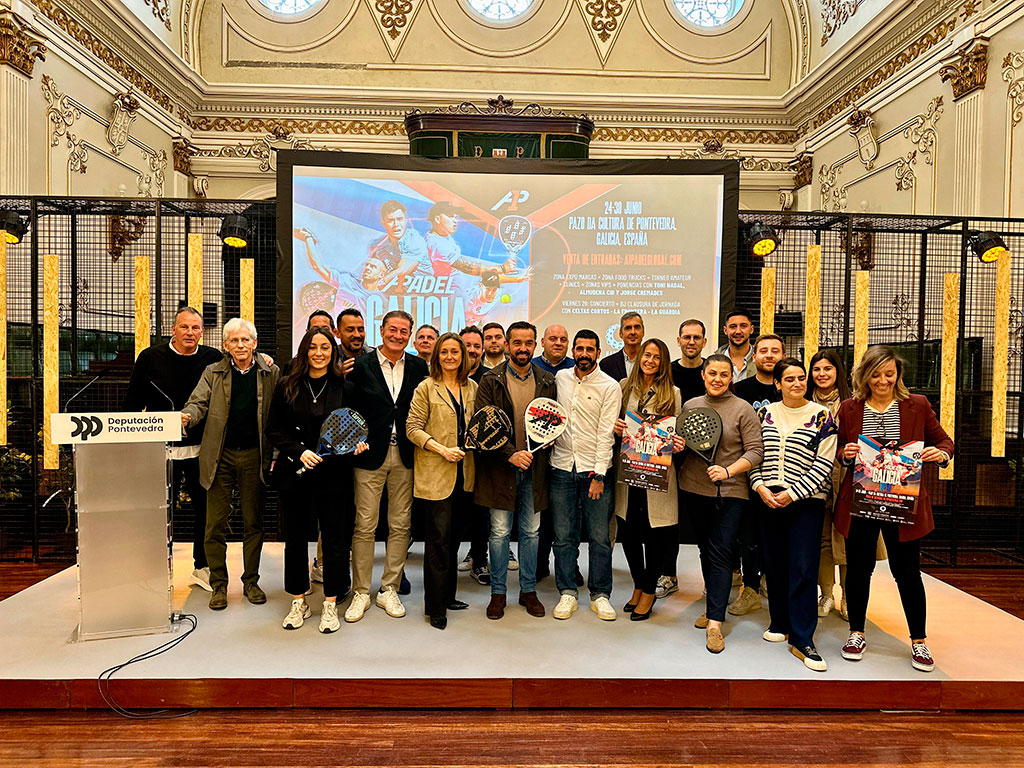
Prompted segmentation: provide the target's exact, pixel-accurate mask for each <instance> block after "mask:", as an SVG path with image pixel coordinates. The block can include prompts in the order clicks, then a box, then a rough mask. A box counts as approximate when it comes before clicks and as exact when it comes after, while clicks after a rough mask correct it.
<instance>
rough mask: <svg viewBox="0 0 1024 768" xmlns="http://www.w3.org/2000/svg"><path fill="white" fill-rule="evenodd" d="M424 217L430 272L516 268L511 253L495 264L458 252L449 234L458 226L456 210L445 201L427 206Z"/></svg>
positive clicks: (473, 271)
mask: <svg viewBox="0 0 1024 768" xmlns="http://www.w3.org/2000/svg"><path fill="white" fill-rule="evenodd" d="M427 220H428V221H429V222H430V231H429V232H427V235H426V237H425V238H424V240H425V241H426V243H427V253H428V254H429V256H430V263H431V265H432V266H433V268H434V275H436V276H442V275H450V274H451V273H452V270H453V269H457V270H458V271H459V272H464V273H465V274H467V275H481V274H483V272H484V270H486V269H495V268H500V270H501V271H502V272H503V273H505V274H511V273H512V272H514V271H516V260H515V257H514V256H510V257H509V258H508V259H506V260H505V262H504V263H502V264H501V265H500V266H499V265H498V264H495V263H493V262H490V261H484V260H483V259H474V258H471V257H469V256H466V255H464V254H463V253H462V248H461V247H460V246H459V244H458V242H457V241H456V240H455V238H454V237H453V235H454V234H455V230H457V229H458V228H459V217H458V210H457V209H456V208H455V206H454V205H452V204H451V203H449V202H447V201H446V200H442V201H441V202H438V203H434V204H433V205H432V206H430V210H429V211H427Z"/></svg>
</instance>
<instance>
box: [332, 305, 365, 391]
mask: <svg viewBox="0 0 1024 768" xmlns="http://www.w3.org/2000/svg"><path fill="white" fill-rule="evenodd" d="M334 335H335V336H337V337H338V343H339V344H341V351H342V361H341V370H342V373H344V374H345V375H346V376H347V375H348V373H349V371H351V370H352V366H353V365H354V364H355V361H356V358H357V357H359V356H360V355H364V354H366V353H367V352H369V351H370V350H369V349H367V348H366V346H365V344H366V326H365V324H364V323H363V313H362V312H360V311H359V310H358V309H356V308H355V307H347V308H346V309H343V310H341V312H339V313H338V326H337V328H335V330H334Z"/></svg>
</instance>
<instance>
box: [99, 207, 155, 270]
mask: <svg viewBox="0 0 1024 768" xmlns="http://www.w3.org/2000/svg"><path fill="white" fill-rule="evenodd" d="M145 231H146V217H145V216H108V217H107V253H109V254H110V258H111V260H112V261H114V262H116V261H118V260H119V259H120V258H121V257H122V256H124V251H125V248H127V247H128V246H129V245H131V244H132V243H134V242H136V241H137V240H139V239H141V238H142V235H143V233H144V232H145Z"/></svg>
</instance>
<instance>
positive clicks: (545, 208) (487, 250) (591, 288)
mask: <svg viewBox="0 0 1024 768" xmlns="http://www.w3.org/2000/svg"><path fill="white" fill-rule="evenodd" d="M738 198H739V165H738V163H737V162H735V161H718V160H511V159H491V158H486V159H484V158H481V159H447V158H420V157H407V156H395V155H380V154H355V153H345V152H318V151H284V152H281V153H280V156H279V158H278V211H279V213H278V217H279V218H278V247H279V251H278V268H277V273H278V281H277V285H278V325H277V347H278V354H279V355H280V356H281V357H282V359H285V358H288V357H291V356H292V355H293V354H294V351H295V349H296V348H297V347H298V343H299V340H300V339H301V338H302V334H303V332H304V331H305V327H306V320H307V318H308V316H309V314H310V313H311V312H313V311H314V310H317V309H325V310H327V311H328V312H330V313H331V315H332V316H335V317H336V316H337V314H338V313H339V312H340V311H341V310H342V309H344V308H345V307H348V306H355V307H356V308H357V309H359V310H360V311H361V312H362V313H363V316H364V318H365V321H366V332H367V338H366V343H367V344H368V345H376V344H377V343H378V342H379V335H380V321H381V318H382V317H383V316H384V314H385V313H387V312H389V311H391V310H393V309H402V310H405V311H407V312H409V313H410V314H411V315H412V316H413V319H414V322H415V325H414V329H415V328H416V327H418V326H420V325H422V324H426V323H429V324H431V325H434V326H435V327H436V328H438V329H439V330H440V331H441V332H442V333H443V332H445V331H448V330H454V331H459V330H461V329H462V328H463V327H464V326H466V325H473V324H475V325H478V326H480V327H483V326H484V325H485V324H486V323H489V322H497V323H500V324H501V325H502V326H507V325H508V324H509V323H511V322H513V321H515V320H523V319H527V320H529V321H530V322H532V323H534V324H535V325H537V326H538V328H539V329H540V330H541V331H543V329H544V328H546V327H547V326H549V325H552V324H555V323H557V324H560V325H564V326H565V327H566V329H567V330H568V332H569V337H570V338H572V335H573V334H574V333H575V332H576V331H577V330H580V329H582V328H589V329H591V330H593V331H595V332H597V334H598V335H599V336H600V337H601V338H602V340H603V342H602V352H603V354H605V355H607V354H610V353H612V352H614V351H616V350H618V349H620V348H621V346H622V342H621V340H620V339H619V337H618V326H619V317H620V316H621V315H622V314H623V313H624V312H627V311H630V310H636V311H638V312H640V313H641V314H642V315H643V317H644V323H645V328H646V335H647V337H658V338H661V339H663V340H665V341H666V342H667V343H668V344H669V347H670V348H671V349H675V344H674V339H675V337H676V336H677V335H678V328H679V323H680V322H681V321H682V320H684V319H687V318H691V317H693V318H697V319H699V320H703V321H704V323H705V324H706V325H707V326H708V335H709V336H710V337H711V339H712V340H714V339H715V338H716V335H717V334H716V329H717V328H718V327H720V325H721V322H720V321H721V317H722V315H723V314H724V312H727V311H728V310H729V309H730V308H731V307H732V304H733V302H734V300H735V269H736V265H735V259H736V236H737V229H736V227H737V207H738Z"/></svg>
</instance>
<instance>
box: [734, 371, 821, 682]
mask: <svg viewBox="0 0 1024 768" xmlns="http://www.w3.org/2000/svg"><path fill="white" fill-rule="evenodd" d="M772 378H773V380H774V381H775V386H776V388H777V389H778V390H779V391H780V392H781V393H782V400H781V402H776V403H769V404H768V405H766V406H764V407H763V408H761V410H760V411H759V412H758V416H759V417H760V419H761V439H762V441H763V442H764V459H763V460H762V461H761V463H760V464H759V465H758V466H756V467H754V468H753V469H751V470H750V487H751V488H752V489H753V490H754V492H755V493H757V494H758V496H760V497H761V501H763V502H764V508H762V509H761V510H760V515H759V517H760V524H761V542H762V545H763V547H764V559H765V573H766V574H767V577H768V578H767V581H768V590H769V592H768V594H769V595H771V596H772V597H771V599H770V600H769V601H768V609H769V611H770V613H771V624H770V625H769V626H768V629H767V630H766V631H765V633H764V639H765V640H767V641H768V642H770V643H781V642H785V641H786V640H789V650H790V652H791V653H792V654H793V655H794V656H796V657H797V658H798V659H800V660H801V661H803V663H804V666H806V667H807V668H808V669H813V670H814V671H816V672H824V671H825V670H826V669H827V668H828V667H827V665H826V664H825V660H824V659H822V658H821V655H820V654H819V653H818V651H817V649H816V648H815V647H814V630H815V629H816V628H817V625H818V584H817V578H816V577H817V570H818V560H819V557H820V554H821V529H822V521H823V520H824V519H825V498H826V496H827V494H828V490H827V489H828V487H829V483H830V482H831V477H832V468H833V467H834V466H835V460H836V432H837V429H836V423H835V421H834V420H833V418H832V414H831V413H829V410H828V408H826V407H825V406H823V405H818V404H817V403H811V402H808V401H807V399H806V398H805V397H804V395H805V394H806V393H807V371H806V370H805V369H804V366H803V363H801V362H800V361H799V360H797V359H796V358H793V357H784V358H782V360H780V361H779V362H778V363H776V364H775V368H774V370H773V371H772Z"/></svg>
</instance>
